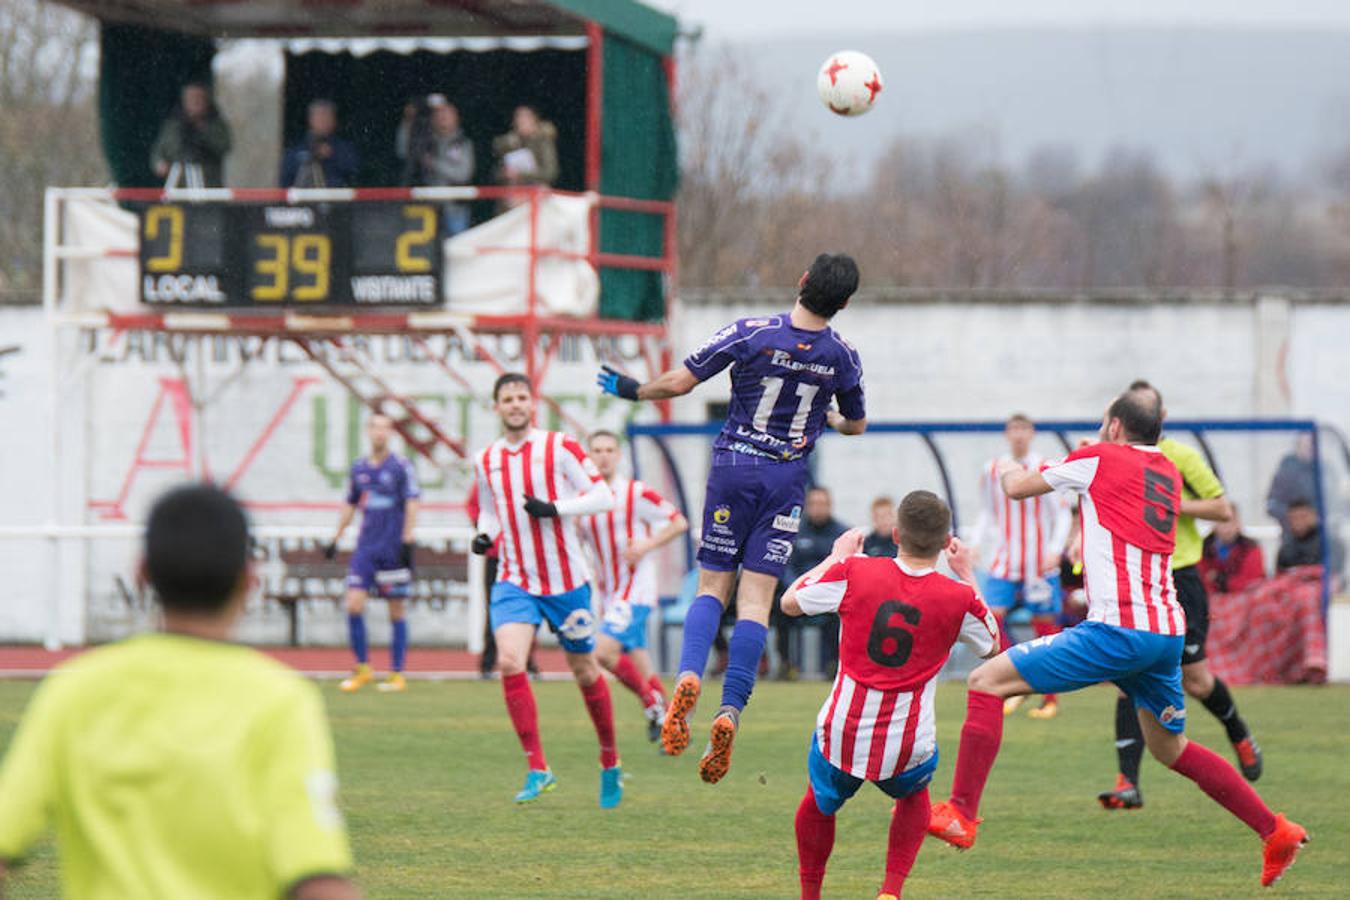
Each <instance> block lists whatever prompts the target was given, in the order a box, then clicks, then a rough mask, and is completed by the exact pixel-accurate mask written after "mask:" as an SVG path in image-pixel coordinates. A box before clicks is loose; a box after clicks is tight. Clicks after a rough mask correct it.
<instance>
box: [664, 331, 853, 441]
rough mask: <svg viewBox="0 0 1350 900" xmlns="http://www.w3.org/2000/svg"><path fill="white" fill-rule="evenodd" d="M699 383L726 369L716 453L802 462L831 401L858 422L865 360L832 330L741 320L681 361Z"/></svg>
mask: <svg viewBox="0 0 1350 900" xmlns="http://www.w3.org/2000/svg"><path fill="white" fill-rule="evenodd" d="M684 366H685V368H686V369H688V370H689V371H690V372H692V373H693V374H694V377H696V378H698V380H699V381H707V380H708V379H709V378H711V377H712V376H714V375H716V374H717V373H718V372H720V371H722V370H723V369H725V368H726V367H727V366H731V409H730V412H729V413H728V415H727V423H726V425H725V426H724V427H723V428H722V433H721V434H719V435H718V436H717V442H716V443H715V444H714V445H713V448H714V450H724V451H726V450H729V451H733V452H736V453H743V454H748V455H750V456H757V457H767V458H768V459H772V460H777V461H783V462H786V461H790V460H797V459H804V458H805V457H806V456H807V455H808V454H809V453H810V452H811V448H812V447H813V446H815V443H816V439H817V438H818V437H820V433H821V431H823V430H824V428H825V413H826V411H827V410H828V409H829V408H830V401H831V400H836V399H837V400H838V402H839V412H840V413H841V414H842V415H843V416H844V418H846V419H862V418H865V416H866V413H865V411H864V408H863V384H862V362H861V361H860V360H859V359H858V352H857V351H856V350H854V349H853V347H851V346H850V345H849V344H848V343H846V342H845V341H844V339H843V338H841V337H840V336H839V335H838V334H836V333H835V331H834V329H833V328H825V329H823V330H821V331H805V330H803V329H801V328H795V327H793V325H792V321H791V319H790V317H788V316H785V315H779V316H765V317H760V318H750V319H739V320H737V321H735V322H732V323H731V324H730V325H728V326H726V327H725V328H723V329H722V330H721V331H719V332H717V333H716V334H714V335H713V336H712V337H710V338H708V340H706V341H705V342H704V343H703V345H702V346H700V347H699V348H698V349H697V350H695V351H694V352H693V353H691V354H689V357H688V358H687V359H686V360H685V361H684Z"/></svg>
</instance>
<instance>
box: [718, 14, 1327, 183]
mask: <svg viewBox="0 0 1350 900" xmlns="http://www.w3.org/2000/svg"><path fill="white" fill-rule="evenodd" d="M842 49H857V50H863V51H865V52H867V53H869V54H871V55H872V56H873V57H874V58H875V59H876V60H877V62H878V64H879V65H880V66H881V68H882V72H883V75H884V76H885V79H886V94H885V96H884V102H883V103H882V104H881V105H880V106H879V107H878V108H877V110H876V111H874V112H873V113H871V114H870V115H868V116H865V117H863V118H862V119H858V120H852V121H847V122H840V121H838V120H837V119H835V118H834V117H833V116H832V115H830V114H829V113H828V112H827V111H826V110H825V109H824V108H823V107H822V106H821V105H820V104H819V102H818V101H817V100H816V97H815V89H814V83H815V74H816V69H817V67H818V66H819V64H820V63H821V62H822V61H823V60H824V58H825V57H826V56H827V55H828V54H829V53H831V52H833V51H835V50H842ZM744 51H745V53H746V55H747V57H748V58H750V59H751V60H753V61H754V63H755V65H756V66H757V68H758V69H759V70H760V72H761V73H762V74H763V76H765V77H766V78H767V79H769V80H770V81H769V83H778V84H781V85H782V86H783V90H784V91H787V92H791V94H790V96H791V98H792V99H791V100H790V101H787V102H788V103H789V104H790V105H789V106H788V111H789V116H790V118H791V121H792V123H793V124H794V125H795V126H797V127H798V128H799V129H800V130H801V131H803V132H805V133H815V134H816V135H818V136H820V137H822V138H826V137H827V138H828V144H829V146H830V148H832V151H831V152H833V153H834V154H836V155H839V156H842V155H844V154H847V153H853V154H857V155H858V156H860V157H862V158H863V159H864V160H870V158H871V156H872V154H874V153H875V152H877V151H878V150H879V149H880V148H881V147H882V146H884V145H885V144H886V143H887V142H888V141H889V140H890V139H891V138H892V137H894V136H896V135H897V134H905V135H908V136H914V137H923V136H937V135H949V134H952V133H956V132H972V133H978V132H980V131H983V132H985V133H986V134H987V135H989V136H990V138H991V139H993V140H995V141H996V142H997V143H996V146H997V148H998V150H999V152H1000V153H1001V154H1002V156H1003V158H1004V159H1006V160H1010V161H1018V160H1021V159H1023V158H1024V157H1025V156H1026V154H1027V153H1028V152H1029V151H1030V150H1032V149H1034V148H1036V147H1039V146H1044V145H1047V144H1057V145H1067V146H1070V147H1073V148H1074V149H1075V150H1076V151H1077V152H1078V154H1079V157H1080V159H1081V160H1082V161H1083V162H1084V163H1085V164H1087V165H1093V164H1095V163H1096V161H1097V160H1098V159H1099V158H1100V157H1101V154H1102V153H1103V151H1105V150H1106V149H1107V148H1108V147H1110V146H1112V145H1115V144H1128V145H1131V146H1133V147H1144V148H1148V149H1150V150H1151V151H1153V153H1154V154H1155V155H1156V157H1157V159H1158V161H1159V162H1160V164H1162V165H1163V166H1164V167H1165V168H1166V169H1167V170H1168V171H1170V172H1171V173H1172V174H1173V175H1176V176H1179V177H1181V178H1186V179H1188V178H1191V177H1194V176H1196V175H1198V174H1200V173H1202V172H1211V171H1214V170H1216V169H1217V170H1219V171H1231V170H1232V169H1234V168H1245V167H1249V166H1251V165H1254V164H1259V163H1266V162H1273V163H1275V164H1277V165H1278V166H1279V167H1280V168H1281V169H1282V170H1283V171H1284V172H1285V173H1286V174H1288V175H1291V176H1294V177H1298V176H1299V175H1300V174H1301V171H1302V170H1304V169H1305V167H1307V166H1309V165H1311V164H1313V163H1314V162H1315V161H1316V160H1318V159H1320V158H1322V157H1324V156H1325V155H1326V154H1327V153H1329V152H1331V151H1332V150H1334V149H1335V148H1337V147H1343V146H1345V145H1347V144H1350V31H1329V32H1310V31H1270V30H1262V31H1256V30H1222V29H1194V28H1179V29H1123V30H1122V29H1110V30H1063V31H1056V30H1048V29H1047V30H1040V29H1036V30H1025V31H981V32H950V33H929V34H905V35H880V36H878V35H868V34H867V33H866V32H865V31H857V32H852V33H840V34H838V35H836V36H832V37H824V38H809V39H806V38H803V39H797V38H794V39H774V40H765V41H764V42H762V43H756V44H754V45H753V46H749V45H747V46H745V47H744Z"/></svg>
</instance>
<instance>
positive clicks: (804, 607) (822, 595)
mask: <svg viewBox="0 0 1350 900" xmlns="http://www.w3.org/2000/svg"><path fill="white" fill-rule="evenodd" d="M866 539H867V535H866V533H865V532H864V531H863V530H862V529H861V528H850V529H849V530H848V531H845V532H844V533H843V534H841V535H839V537H838V538H836V539H835V542H834V546H833V547H832V548H831V549H830V555H829V556H827V557H825V558H824V559H822V560H821V561H820V563H819V564H818V565H817V566H816V567H815V568H814V569H811V570H810V571H809V572H807V573H806V574H804V575H802V576H801V577H800V578H798V579H797V580H796V581H794V582H793V583H792V585H791V587H789V588H788V589H787V591H786V592H784V594H783V597H782V600H781V601H780V604H781V606H782V609H783V612H784V613H785V614H786V615H789V616H802V615H817V614H819V613H823V612H833V611H834V610H836V609H838V608H839V601H840V600H841V599H842V598H843V596H844V589H845V588H847V587H848V582H847V581H846V580H842V579H843V572H842V571H839V572H835V573H832V574H831V577H828V578H827V577H826V573H829V572H830V570H831V569H833V568H834V567H835V566H837V565H840V564H842V563H843V562H844V561H845V560H847V559H848V558H849V557H851V556H857V555H858V554H859V553H861V552H862V545H863V541H864V540H866ZM835 576H837V577H835ZM816 588H819V590H816Z"/></svg>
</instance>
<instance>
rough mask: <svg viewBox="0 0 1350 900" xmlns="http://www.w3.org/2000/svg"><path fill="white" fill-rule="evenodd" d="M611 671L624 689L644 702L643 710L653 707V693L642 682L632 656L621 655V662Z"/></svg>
mask: <svg viewBox="0 0 1350 900" xmlns="http://www.w3.org/2000/svg"><path fill="white" fill-rule="evenodd" d="M611 671H613V672H614V677H615V678H617V679H619V681H620V682H622V683H623V686H624V687H626V688H628V689H629V690H630V691H632V692H633V693H635V694H637V695H638V699H639V700H641V701H642V708H643V709H646V708H647V707H649V706H651V705H652V701H651V693H650V691H649V689H648V687H647V684H646V683H645V682H644V681H643V680H642V676H641V675H640V674H638V670H637V666H635V665H633V658H632V657H631V656H629V655H628V654H627V653H621V654H619V661H618V662H617V663H615V664H614V668H613V669H612V670H611Z"/></svg>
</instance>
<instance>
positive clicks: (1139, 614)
mask: <svg viewBox="0 0 1350 900" xmlns="http://www.w3.org/2000/svg"><path fill="white" fill-rule="evenodd" d="M1161 432H1162V415H1161V410H1160V409H1159V408H1158V405H1157V404H1156V403H1152V402H1150V401H1149V400H1148V399H1145V398H1141V397H1140V396H1139V395H1138V394H1137V393H1135V392H1128V391H1127V392H1126V393H1124V394H1121V395H1120V396H1119V397H1117V398H1116V399H1115V400H1114V401H1113V402H1112V403H1111V405H1110V407H1109V408H1108V409H1107V411H1106V414H1105V416H1104V417H1103V419H1102V428H1101V434H1100V438H1101V443H1097V444H1093V445H1089V446H1086V447H1080V448H1079V449H1078V450H1075V451H1074V452H1073V453H1070V454H1069V455H1068V456H1067V457H1066V458H1065V459H1064V460H1063V461H1062V462H1059V463H1055V464H1052V465H1049V466H1047V467H1045V468H1044V469H1043V470H1042V471H1041V472H1029V471H1026V470H1025V469H1022V468H1021V467H1020V466H1016V465H1014V464H1012V463H1007V464H1005V465H1004V466H1002V467H1001V472H1000V475H999V478H1000V481H1001V483H1002V486H1003V490H1004V491H1005V492H1006V493H1007V494H1008V496H1009V497H1012V498H1013V499H1022V498H1025V497H1033V496H1037V495H1041V494H1048V493H1050V492H1051V491H1054V490H1059V491H1062V492H1064V493H1069V494H1076V495H1077V496H1078V498H1079V503H1080V509H1081V511H1082V520H1083V565H1084V568H1085V569H1086V589H1087V596H1088V609H1089V611H1088V619H1087V621H1086V622H1083V623H1081V624H1079V625H1075V626H1074V627H1073V628H1070V629H1068V630H1067V631H1063V632H1060V633H1059V634H1056V635H1051V636H1049V637H1044V638H1037V639H1036V640H1034V641H1031V642H1029V643H1025V644H1018V645H1017V646H1015V647H1013V648H1012V649H1011V650H1008V651H1005V652H1004V653H1001V654H999V655H998V656H997V657H995V658H994V659H992V660H990V661H989V662H986V663H984V664H982V665H981V666H980V667H979V668H977V669H976V670H975V671H974V672H972V673H971V675H970V679H969V682H968V683H969V686H970V691H969V694H968V695H967V707H966V722H965V726H964V727H963V728H962V730H961V747H960V750H959V751H958V753H957V758H956V773H955V776H954V777H953V780H952V794H951V801H950V802H948V803H939V804H937V805H935V806H934V807H933V816H932V821H931V822H930V823H929V826H928V831H929V833H930V834H932V835H934V836H935V837H938V838H940V839H942V840H944V841H946V842H948V843H949V844H952V845H953V846H955V847H957V848H960V849H966V848H969V847H970V846H971V845H972V844H974V842H975V832H976V826H977V825H978V824H979V822H980V819H979V818H978V812H979V803H980V795H981V794H982V793H983V791H984V786H985V783H986V781H988V779H989V772H990V770H991V769H992V768H993V765H994V759H995V757H996V756H997V755H998V749H999V744H1000V742H1001V741H1002V738H1003V701H1004V700H1005V699H1006V698H1008V697H1014V696H1018V695H1021V694H1031V693H1045V692H1046V691H1073V690H1078V689H1079V688H1084V687H1088V686H1089V685H1093V684H1099V683H1101V682H1104V681H1110V682H1114V683H1115V685H1116V686H1117V687H1119V688H1120V689H1121V690H1122V691H1123V692H1124V693H1125V694H1126V695H1127V696H1128V697H1129V698H1130V699H1131V701H1132V702H1133V703H1134V706H1135V708H1136V710H1137V711H1138V716H1139V724H1140V727H1141V728H1142V730H1143V732H1144V740H1145V742H1146V743H1147V744H1148V748H1149V751H1150V752H1151V753H1152V754H1153V755H1154V756H1155V757H1156V758H1157V759H1158V761H1159V762H1161V763H1162V764H1163V765H1165V766H1167V767H1168V768H1171V769H1173V770H1175V771H1176V772H1178V773H1180V774H1182V775H1184V776H1186V777H1187V778H1189V779H1191V780H1192V781H1194V782H1195V783H1196V784H1197V785H1198V786H1199V787H1200V789H1201V790H1203V791H1204V792H1205V793H1206V794H1208V795H1209V796H1210V797H1211V798H1213V799H1214V800H1215V801H1216V802H1217V803H1219V804H1221V805H1222V806H1223V807H1224V808H1225V809H1227V810H1228V811H1229V812H1231V813H1232V814H1233V815H1235V816H1237V818H1239V819H1241V820H1242V821H1243V822H1244V823H1245V824H1246V825H1247V826H1248V827H1250V828H1251V829H1252V830H1253V831H1255V832H1256V833H1257V834H1258V835H1260V836H1261V839H1262V841H1263V842H1264V844H1265V848H1264V858H1263V864H1262V871H1261V883H1262V884H1263V885H1270V884H1273V883H1274V882H1275V881H1276V880H1277V879H1278V878H1279V877H1280V876H1281V875H1283V874H1284V872H1285V870H1286V869H1288V868H1289V866H1290V865H1292V864H1293V862H1294V857H1295V855H1296V854H1297V853H1298V850H1299V848H1300V847H1301V846H1302V845H1303V844H1304V842H1306V841H1307V839H1308V833H1307V832H1306V831H1305V830H1304V829H1303V828H1302V827H1300V826H1299V825H1296V824H1295V823H1293V822H1290V821H1289V820H1287V819H1286V818H1285V817H1284V816H1283V815H1276V814H1274V813H1272V812H1271V811H1270V809H1269V808H1268V807H1267V806H1266V804H1265V803H1264V802H1262V800H1261V798H1260V796H1258V795H1257V793H1256V791H1254V790H1253V789H1252V787H1251V786H1250V785H1249V784H1247V782H1245V781H1244V780H1243V779H1242V776H1241V775H1239V774H1238V773H1237V770H1236V769H1234V768H1233V767H1232V766H1231V765H1229V764H1228V762H1227V761H1226V760H1224V758H1223V757H1221V756H1219V755H1218V754H1217V753H1214V752H1213V751H1211V750H1209V749H1207V748H1205V747H1202V746H1201V745H1200V744H1197V743H1196V742H1194V741H1188V740H1187V739H1186V736H1185V735H1184V734H1183V733H1182V732H1183V730H1184V728H1185V724H1186V697H1185V694H1184V693H1183V692H1182V690H1181V652H1182V647H1181V645H1182V642H1183V641H1184V640H1185V638H1184V637H1183V634H1184V633H1185V630H1186V617H1185V614H1184V613H1183V611H1182V609H1181V606H1180V604H1178V603H1177V600H1176V596H1175V591H1174V588H1173V585H1172V573H1171V568H1170V563H1171V556H1172V550H1173V546H1174V543H1175V535H1176V519H1177V513H1178V509H1179V506H1180V500H1179V496H1180V491H1181V475H1180V473H1178V472H1177V468H1176V466H1174V465H1173V464H1172V462H1171V461H1170V460H1168V459H1167V457H1166V456H1164V455H1163V454H1162V452H1161V451H1160V450H1159V449H1158V447H1157V446H1156V444H1157V441H1158V438H1159V437H1160V436H1161Z"/></svg>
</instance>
